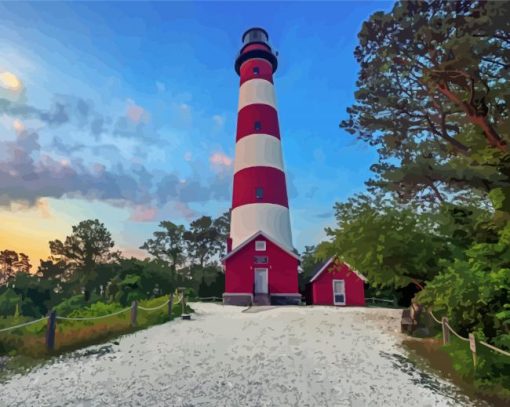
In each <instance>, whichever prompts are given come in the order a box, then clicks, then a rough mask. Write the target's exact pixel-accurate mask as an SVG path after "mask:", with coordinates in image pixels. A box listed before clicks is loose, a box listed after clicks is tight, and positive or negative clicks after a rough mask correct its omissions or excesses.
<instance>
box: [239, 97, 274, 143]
mask: <svg viewBox="0 0 510 407" xmlns="http://www.w3.org/2000/svg"><path fill="white" fill-rule="evenodd" d="M255 122H259V123H260V126H261V127H260V129H259V130H257V129H255ZM255 133H261V134H269V135H271V136H274V137H276V138H277V139H279V138H280V129H279V126H278V113H277V112H276V110H275V109H274V107H272V106H269V105H264V104H257V103H255V104H252V105H248V106H245V107H243V108H242V109H241V110H239V113H238V115H237V132H236V141H238V140H240V139H241V138H243V137H246V136H249V135H250V134H255Z"/></svg>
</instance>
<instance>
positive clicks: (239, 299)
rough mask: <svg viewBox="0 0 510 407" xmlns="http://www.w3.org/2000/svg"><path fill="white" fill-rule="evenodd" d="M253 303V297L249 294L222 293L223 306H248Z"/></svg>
mask: <svg viewBox="0 0 510 407" xmlns="http://www.w3.org/2000/svg"><path fill="white" fill-rule="evenodd" d="M252 303H253V295H252V294H249V293H223V304H224V305H242V306H249V305H251V304H252Z"/></svg>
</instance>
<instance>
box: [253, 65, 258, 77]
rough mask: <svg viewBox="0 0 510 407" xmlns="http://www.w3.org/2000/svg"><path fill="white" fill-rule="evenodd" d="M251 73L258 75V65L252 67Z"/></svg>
mask: <svg viewBox="0 0 510 407" xmlns="http://www.w3.org/2000/svg"><path fill="white" fill-rule="evenodd" d="M253 74H254V75H258V74H259V67H258V66H256V67H254V68H253Z"/></svg>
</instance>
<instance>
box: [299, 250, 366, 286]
mask: <svg viewBox="0 0 510 407" xmlns="http://www.w3.org/2000/svg"><path fill="white" fill-rule="evenodd" d="M337 259H338V256H332V257H330V258H329V259H328V260H326V261H325V262H324V263H322V264H321V265H319V266H318V267H317V270H316V272H315V273H314V274H313V276H312V278H310V281H308V282H309V283H313V282H314V281H315V280H317V278H318V277H319V276H320V275H321V274H322V272H323V271H324V270H326V269H327V268H328V267H329V266H330V265H331V264H332V263H333V262H334V261H335V260H337ZM340 262H341V263H343V264H345V265H346V266H347V267H349V269H350V270H351V271H352V272H353V273H354V274H356V275H357V276H358V277H359V278H361V279H362V280H363V281H364V282H367V281H368V280H367V278H366V277H365V276H364V275H363V274H361V273H360V272H359V271H358V270H356V269H355V268H354V267H352V266H351V265H350V264H349V263H347V262H345V261H341V260H340Z"/></svg>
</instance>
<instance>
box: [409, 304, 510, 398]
mask: <svg viewBox="0 0 510 407" xmlns="http://www.w3.org/2000/svg"><path fill="white" fill-rule="evenodd" d="M419 322H420V326H422V327H424V326H425V327H427V328H428V329H429V333H430V335H429V337H425V338H423V337H422V338H420V339H421V340H420V341H419V342H418V341H416V340H411V341H406V345H407V346H408V347H410V348H412V349H413V350H414V351H416V352H417V353H418V354H419V355H420V356H421V357H423V358H425V359H426V360H427V361H428V362H429V363H430V365H431V367H432V368H434V369H436V370H439V371H441V373H442V375H446V376H448V377H450V378H451V379H453V380H454V382H456V384H457V385H459V387H461V388H463V389H464V390H465V391H466V392H467V393H471V394H472V395H473V396H475V397H480V398H483V399H485V400H487V401H489V402H490V403H491V404H492V405H494V406H508V405H510V358H509V357H508V356H505V355H501V354H499V353H496V352H494V351H492V350H490V349H488V348H487V347H485V346H483V345H482V344H480V343H477V347H476V351H477V366H476V368H475V367H474V364H473V356H472V353H471V350H470V348H469V342H467V341H463V340H461V339H459V338H457V337H456V336H455V335H454V334H453V333H451V334H450V343H449V344H447V345H443V344H442V330H441V326H440V325H439V324H437V323H436V322H435V321H433V320H432V318H430V316H428V315H427V314H422V316H421V317H420V321H419ZM416 336H417V337H420V336H422V335H416Z"/></svg>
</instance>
